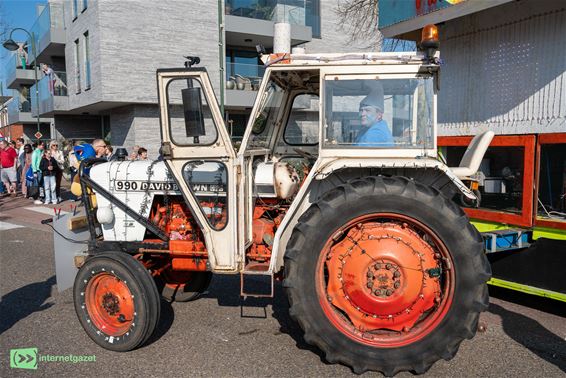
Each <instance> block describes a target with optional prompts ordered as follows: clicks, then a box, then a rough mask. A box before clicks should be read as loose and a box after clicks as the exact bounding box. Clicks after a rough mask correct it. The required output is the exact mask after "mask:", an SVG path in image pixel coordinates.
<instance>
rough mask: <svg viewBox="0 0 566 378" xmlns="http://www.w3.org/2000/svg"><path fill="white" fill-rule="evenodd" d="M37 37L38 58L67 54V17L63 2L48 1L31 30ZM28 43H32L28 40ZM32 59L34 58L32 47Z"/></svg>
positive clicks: (43, 58)
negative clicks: (65, 16)
mask: <svg viewBox="0 0 566 378" xmlns="http://www.w3.org/2000/svg"><path fill="white" fill-rule="evenodd" d="M30 31H31V32H33V33H34V34H35V38H36V50H37V60H38V61H40V62H41V61H46V60H49V59H48V58H49V57H51V56H64V55H65V18H64V7H63V3H48V4H47V5H46V6H45V8H44V9H43V11H42V12H41V14H40V15H39V17H38V18H37V20H36V21H35V23H34V24H33V26H32V28H31V30H30ZM28 45H29V46H31V44H30V43H29V42H28ZM29 57H30V61H31V60H32V59H33V53H31V47H30V54H29Z"/></svg>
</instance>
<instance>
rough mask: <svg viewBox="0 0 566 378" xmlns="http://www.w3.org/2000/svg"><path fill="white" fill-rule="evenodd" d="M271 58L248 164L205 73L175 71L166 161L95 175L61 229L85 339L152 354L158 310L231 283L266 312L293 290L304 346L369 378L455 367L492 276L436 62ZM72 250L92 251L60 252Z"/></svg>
mask: <svg viewBox="0 0 566 378" xmlns="http://www.w3.org/2000/svg"><path fill="white" fill-rule="evenodd" d="M264 58H265V59H266V70H265V75H264V78H263V81H262V83H261V86H260V88H259V92H258V94H257V99H256V102H255V105H254V107H253V110H252V113H251V117H250V121H249V123H248V127H247V130H246V132H245V135H244V137H243V140H242V143H241V146H240V148H239V152H236V151H235V150H234V149H233V147H232V142H231V139H230V135H229V134H228V132H227V129H226V127H225V126H224V120H223V115H222V114H221V112H220V110H219V107H218V104H217V102H216V98H215V96H214V93H213V89H212V86H211V83H210V81H209V78H208V76H207V72H206V70H205V69H204V68H183V69H160V70H158V71H157V88H158V94H159V105H160V112H161V114H160V120H161V137H162V140H163V142H162V147H161V154H162V160H161V161H153V162H147V161H114V162H100V161H98V160H89V161H85V162H83V164H82V165H81V171H80V174H81V186H82V192H83V199H84V202H85V208H86V209H85V213H79V214H76V215H75V216H73V215H72V214H71V215H68V216H66V217H62V218H61V219H59V220H56V221H55V223H56V225H55V228H56V229H57V230H58V233H57V235H56V255H57V256H56V258H57V261H58V264H60V262H61V261H66V264H67V266H69V265H72V267H71V268H72V269H75V271H74V272H72V274H71V278H73V277H74V274H76V277H75V278H74V289H73V294H74V302H75V308H76V312H77V315H78V318H79V320H80V322H81V324H82V326H83V327H84V329H85V331H86V333H87V334H88V335H89V336H90V337H91V338H92V339H93V340H94V341H95V342H96V343H97V344H99V345H100V346H102V347H104V348H106V349H110V350H114V351H128V350H131V349H134V348H136V347H139V346H141V345H142V344H143V343H144V342H145V341H146V340H147V339H148V338H149V336H150V335H151V334H152V332H153V331H154V329H155V327H156V324H157V322H158V318H159V313H160V295H163V296H164V297H166V298H167V299H169V300H176V301H188V300H191V299H195V298H196V297H197V296H198V295H199V293H202V292H203V291H204V290H205V289H206V288H207V286H208V284H209V282H210V279H211V276H212V275H213V274H214V273H222V274H228V273H230V274H239V275H240V276H241V280H242V286H241V294H242V295H250V296H251V295H268V296H270V295H273V281H274V279H277V278H278V277H280V278H282V279H283V287H284V289H285V291H286V294H287V296H288V299H289V303H290V314H291V316H292V318H293V319H294V320H296V321H297V322H298V323H299V325H300V326H301V328H302V329H303V330H304V338H305V341H306V342H308V343H309V344H313V345H316V346H317V347H318V348H320V349H321V350H322V351H323V353H324V355H325V357H326V360H327V361H328V362H331V363H342V364H345V365H348V366H350V367H351V368H352V369H353V370H354V372H356V373H361V372H364V371H366V370H376V371H381V372H383V373H385V374H386V375H393V374H396V373H397V372H399V371H405V370H409V371H414V372H416V373H423V372H425V371H426V370H427V369H428V368H429V367H430V366H431V365H432V364H433V363H434V362H435V361H437V360H439V359H441V358H443V359H450V358H451V357H453V356H454V354H455V353H456V351H457V350H458V347H459V345H460V343H461V341H462V340H463V339H466V338H468V339H469V338H472V337H473V336H474V334H475V333H476V329H477V325H478V318H479V314H480V312H481V311H483V310H485V309H486V308H487V305H488V293H487V287H486V281H487V280H488V279H489V277H490V268H489V265H488V262H487V260H486V258H485V256H484V254H483V242H482V238H481V236H480V234H479V233H478V232H477V231H476V230H475V229H474V227H472V225H471V224H470V222H469V220H468V218H467V216H466V215H465V214H464V212H463V211H462V210H461V209H460V207H459V206H458V205H457V204H456V203H455V202H454V201H453V198H459V196H460V195H464V196H467V197H468V198H470V199H471V200H473V199H474V195H473V193H472V192H471V191H470V190H469V189H468V188H467V187H466V185H464V184H463V183H462V181H461V180H460V179H459V178H458V177H457V176H456V175H454V174H453V173H452V172H451V170H450V168H449V167H447V166H446V165H445V164H443V163H442V162H440V161H439V160H438V159H437V146H436V92H437V89H438V71H439V65H438V63H437V59H436V57H435V56H433V55H431V54H420V53H419V54H416V53H373V54H326V55H308V54H302V55H296V54H283V55H270V56H264ZM155 132H158V131H157V128H156V130H155ZM81 214H82V216H83V218H81ZM81 219H82V220H81ZM69 225H70V226H71V227H70V228H71V231H69V230H68V229H69ZM80 227H86V228H88V232H86V234H87V235H86V236H84V232H83V233H81V231H80ZM73 233H75V234H77V235H79V234H80V235H82V239H83V240H84V244H73V245H75V246H79V247H78V249H77V247H74V248H63V247H61V245H62V244H61V243H67V244H69V243H68V241H67V239H71V238H72V234H73ZM59 235H65V237H66V239H63V238H62V237H60V236H59ZM57 243H59V247H58V246H57ZM63 254H66V257H65V256H63ZM69 261H71V263H69ZM61 264H62V263H61ZM77 268H78V272H77V271H76V269H77ZM60 269H62V268H60V267H59V266H58V274H59V273H60ZM72 269H71V270H72ZM250 275H255V276H258V275H259V276H263V277H264V278H265V279H267V284H266V290H265V291H264V292H262V293H258V292H250V291H249V287H248V286H246V284H245V280H246V278H248V279H249V278H250ZM67 281H68V277H67ZM64 286H65V285H63V284H60V287H59V289H60V290H61V289H64Z"/></svg>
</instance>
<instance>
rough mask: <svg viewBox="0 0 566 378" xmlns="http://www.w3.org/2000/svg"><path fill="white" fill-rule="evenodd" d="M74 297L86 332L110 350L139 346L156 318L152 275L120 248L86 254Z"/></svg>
mask: <svg viewBox="0 0 566 378" xmlns="http://www.w3.org/2000/svg"><path fill="white" fill-rule="evenodd" d="M73 299H74V303H75V311H76V313H77V316H78V318H79V321H80V323H81V325H82V326H83V328H84V330H85V331H86V333H87V334H88V336H89V337H90V338H91V339H92V340H94V342H96V343H97V344H98V345H100V346H102V347H103V348H105V349H109V350H113V351H119V352H125V351H129V350H132V349H135V348H137V347H139V346H141V345H142V344H143V343H144V342H145V341H146V340H147V339H148V338H149V336H151V334H152V333H153V331H154V330H155V327H156V325H157V321H158V319H159V312H160V299H159V294H158V292H157V288H156V287H155V283H154V282H153V278H152V277H151V275H150V274H149V272H148V271H147V270H146V269H145V267H144V266H143V265H142V264H141V263H140V262H139V261H137V260H135V259H134V258H133V257H131V256H130V255H127V254H125V253H122V252H105V253H101V254H97V255H95V256H93V257H91V258H89V259H88V260H87V261H86V263H85V264H84V265H83V266H82V267H81V269H80V270H79V272H78V274H77V276H76V278H75V284H74V287H73Z"/></svg>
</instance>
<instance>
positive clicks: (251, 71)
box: [226, 63, 265, 90]
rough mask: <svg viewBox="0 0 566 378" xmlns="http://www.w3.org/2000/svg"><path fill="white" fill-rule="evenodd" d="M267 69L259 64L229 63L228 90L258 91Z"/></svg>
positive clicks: (227, 67)
mask: <svg viewBox="0 0 566 378" xmlns="http://www.w3.org/2000/svg"><path fill="white" fill-rule="evenodd" d="M264 73H265V67H264V66H260V65H257V64H244V63H227V64H226V89H236V90H258V89H259V85H260V83H261V78H262V77H263V74H264Z"/></svg>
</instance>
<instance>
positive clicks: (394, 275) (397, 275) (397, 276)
mask: <svg viewBox="0 0 566 378" xmlns="http://www.w3.org/2000/svg"><path fill="white" fill-rule="evenodd" d="M400 275H401V273H400V272H399V271H398V270H396V271H395V273H393V277H395V278H399V276H400Z"/></svg>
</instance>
